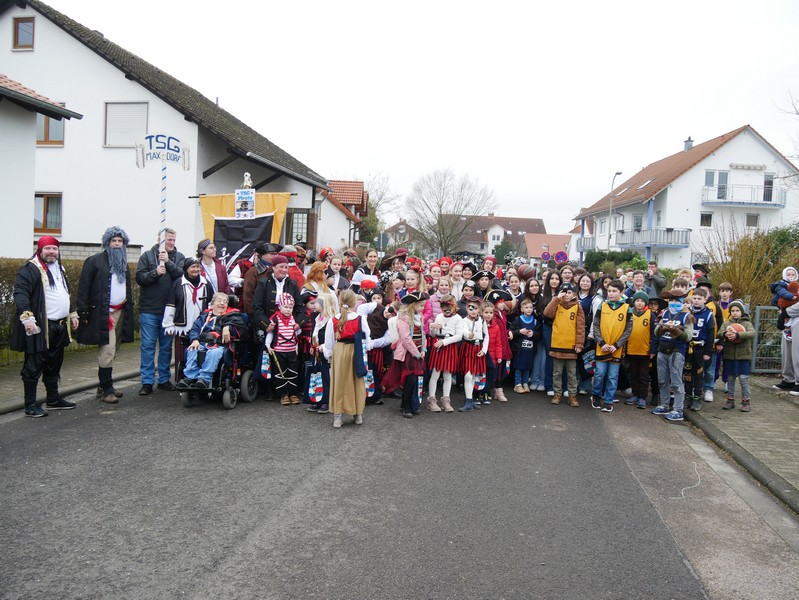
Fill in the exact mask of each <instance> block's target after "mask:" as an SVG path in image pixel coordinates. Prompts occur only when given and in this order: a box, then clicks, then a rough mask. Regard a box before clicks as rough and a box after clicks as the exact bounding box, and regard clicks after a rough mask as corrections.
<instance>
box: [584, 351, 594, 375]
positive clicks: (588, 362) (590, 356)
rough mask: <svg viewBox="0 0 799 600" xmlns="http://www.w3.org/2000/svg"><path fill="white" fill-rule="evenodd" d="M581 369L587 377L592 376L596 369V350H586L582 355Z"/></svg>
mask: <svg viewBox="0 0 799 600" xmlns="http://www.w3.org/2000/svg"><path fill="white" fill-rule="evenodd" d="M583 367H584V368H585V372H586V373H588V374H589V375H593V374H594V370H595V369H596V350H587V351H585V352H584V353H583Z"/></svg>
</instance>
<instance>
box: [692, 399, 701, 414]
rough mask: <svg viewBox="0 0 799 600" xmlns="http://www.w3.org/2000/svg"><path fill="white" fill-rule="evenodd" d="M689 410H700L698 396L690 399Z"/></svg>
mask: <svg viewBox="0 0 799 600" xmlns="http://www.w3.org/2000/svg"><path fill="white" fill-rule="evenodd" d="M690 409H691V410H692V411H694V412H696V411H699V410H702V401H701V400H700V399H699V396H693V397H692V398H691V406H690Z"/></svg>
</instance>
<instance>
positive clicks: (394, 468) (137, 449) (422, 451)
mask: <svg viewBox="0 0 799 600" xmlns="http://www.w3.org/2000/svg"><path fill="white" fill-rule="evenodd" d="M125 391H126V396H125V397H124V398H123V399H122V400H121V402H120V404H119V405H117V406H107V405H100V404H99V403H97V402H96V401H95V400H93V399H91V398H90V397H89V396H88V395H85V396H84V397H82V399H80V400H79V405H78V408H77V409H76V410H73V411H61V412H51V415H50V416H49V417H47V418H45V419H29V418H28V419H26V418H20V417H19V416H7V417H5V418H3V419H2V420H0V473H2V481H3V486H2V491H0V500H1V501H2V506H3V513H2V515H3V516H2V521H1V522H0V582H2V584H1V585H0V588H1V589H0V597H2V598H381V599H382V598H683V599H685V598H704V597H708V595H709V596H710V597H713V596H714V594H712V593H711V594H708V592H707V590H706V588H705V587H704V586H703V584H702V583H701V582H700V580H699V578H698V576H697V575H696V573H695V571H694V570H693V569H692V568H691V566H689V560H687V558H686V555H685V554H684V552H683V551H682V550H681V549H680V547H678V543H677V541H675V537H674V535H673V533H672V532H671V531H670V529H669V527H668V526H667V523H666V522H664V519H663V518H662V517H661V514H660V513H659V511H658V507H657V506H656V504H653V501H652V500H651V499H650V496H652V491H651V490H650V489H648V485H647V483H646V482H645V481H644V482H642V480H641V479H640V478H639V476H638V475H637V474H636V473H635V472H634V471H633V470H631V463H630V462H629V460H630V459H629V456H627V457H625V449H624V448H623V447H621V446H620V445H619V443H617V441H615V440H614V435H615V436H616V437H617V438H619V439H622V438H624V437H626V436H627V434H626V433H624V431H616V432H615V433H614V434H613V435H612V432H613V429H614V428H615V429H619V428H623V426H624V425H623V424H624V422H625V420H627V421H630V420H634V419H639V420H645V419H647V418H648V419H650V420H649V421H641V422H642V423H644V422H645V423H646V425H647V427H651V428H652V431H654V433H652V434H651V435H653V436H655V439H653V440H648V441H651V442H652V444H653V445H656V444H657V443H658V442H657V439H656V438H657V436H659V435H664V436H669V439H670V440H672V442H673V440H674V437H675V436H674V434H673V433H671V432H670V427H673V426H661V425H660V423H659V421H660V420H659V419H657V418H656V417H653V416H651V415H650V416H649V417H647V416H646V414H645V413H644V411H637V413H636V412H635V411H634V410H633V409H629V408H628V410H627V411H626V412H621V411H620V412H614V413H613V414H610V415H606V414H602V413H600V412H599V411H595V410H591V409H590V408H589V407H588V406H587V404H588V403H587V402H583V404H584V406H583V407H581V408H579V409H575V408H570V407H568V406H566V405H562V406H551V405H550V404H549V403H548V402H546V400H545V399H544V398H543V397H542V396H538V395H536V396H533V395H530V396H526V397H518V396H515V395H510V394H509V396H510V397H511V402H509V403H508V404H497V403H494V404H493V405H492V406H490V407H486V408H484V409H483V410H482V411H480V412H476V413H473V414H461V413H456V414H435V415H433V414H429V413H426V414H423V415H422V416H420V417H417V418H414V419H413V420H406V419H403V418H401V417H400V414H399V412H398V410H397V406H398V400H389V401H388V402H387V404H386V405H385V406H382V407H368V408H367V412H366V415H365V424H364V425H363V426H355V425H353V424H351V422H350V421H349V420H346V418H345V426H344V427H343V428H342V429H341V430H334V429H333V428H332V417H330V416H329V415H326V416H321V415H314V414H310V413H308V412H306V411H305V409H304V407H282V406H279V405H277V404H275V403H266V402H263V401H258V402H256V403H254V404H249V405H248V404H243V403H239V405H238V406H237V407H236V408H235V409H234V410H232V411H225V410H223V409H222V407H221V405H220V404H218V403H214V404H206V405H203V406H199V407H195V408H192V409H185V408H183V407H182V406H181V405H180V402H179V401H178V399H177V395H176V394H167V393H164V392H160V393H157V394H155V395H153V396H152V397H149V398H144V399H140V398H139V397H137V396H135V395H134V394H135V388H134V387H128V388H126V389H125ZM458 403H459V402H458ZM625 408H627V407H625ZM606 419H615V420H616V421H614V422H613V423H612V425H613V427H611V428H610V429H611V431H609V429H608V427H607V423H605V422H604V420H606ZM655 420H657V421H658V424H657V425H653V423H655ZM628 433H629V432H628ZM628 454H629V452H628ZM632 454H635V451H633V452H632ZM655 458H656V456H655V457H650V460H648V461H646V473H645V474H648V475H649V476H654V478H655V479H657V469H658V465H657V464H656V462H655V463H653V461H654V460H655ZM683 462H684V461H683ZM660 468H662V469H664V470H668V471H669V473H671V476H672V477H673V476H674V473H673V468H672V466H669V465H668V464H667V463H663V464H661V466H660ZM653 470H654V471H653ZM690 475H691V476H692V473H690ZM679 484H680V481H677V482H676V483H675V485H679ZM688 485H690V483H689V484H688ZM683 494H684V493H683ZM661 512H663V510H662V509H661ZM678 512H679V511H678ZM673 516H674V515H672V517H673ZM718 597H721V596H718Z"/></svg>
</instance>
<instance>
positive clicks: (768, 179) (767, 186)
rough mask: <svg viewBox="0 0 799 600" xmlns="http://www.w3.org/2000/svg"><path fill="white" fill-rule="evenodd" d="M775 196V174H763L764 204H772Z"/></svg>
mask: <svg viewBox="0 0 799 600" xmlns="http://www.w3.org/2000/svg"><path fill="white" fill-rule="evenodd" d="M773 194H774V173H763V202H771V198H772V196H773Z"/></svg>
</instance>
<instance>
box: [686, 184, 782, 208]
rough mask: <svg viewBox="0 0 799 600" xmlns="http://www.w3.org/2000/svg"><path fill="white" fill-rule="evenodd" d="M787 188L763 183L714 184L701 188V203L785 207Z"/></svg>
mask: <svg viewBox="0 0 799 600" xmlns="http://www.w3.org/2000/svg"><path fill="white" fill-rule="evenodd" d="M787 198H788V190H787V189H786V188H784V187H773V186H763V185H714V186H705V187H703V188H702V204H704V205H706V206H751V207H757V208H785V201H786V200H787Z"/></svg>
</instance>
